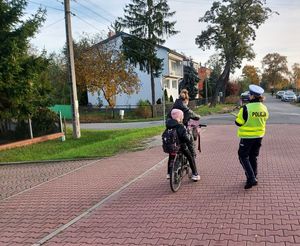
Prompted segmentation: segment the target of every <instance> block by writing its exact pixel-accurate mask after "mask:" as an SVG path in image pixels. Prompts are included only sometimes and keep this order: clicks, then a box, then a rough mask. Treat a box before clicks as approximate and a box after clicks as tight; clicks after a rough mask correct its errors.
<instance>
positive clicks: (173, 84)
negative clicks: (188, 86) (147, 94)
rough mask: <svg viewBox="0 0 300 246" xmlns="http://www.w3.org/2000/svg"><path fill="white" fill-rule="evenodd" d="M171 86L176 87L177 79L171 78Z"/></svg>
mask: <svg viewBox="0 0 300 246" xmlns="http://www.w3.org/2000/svg"><path fill="white" fill-rule="evenodd" d="M172 88H173V89H177V80H172Z"/></svg>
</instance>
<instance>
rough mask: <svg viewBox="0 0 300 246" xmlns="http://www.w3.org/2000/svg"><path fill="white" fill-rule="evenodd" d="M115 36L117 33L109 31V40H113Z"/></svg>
mask: <svg viewBox="0 0 300 246" xmlns="http://www.w3.org/2000/svg"><path fill="white" fill-rule="evenodd" d="M114 35H115V32H113V31H111V30H109V32H108V38H111V37H112V36H114Z"/></svg>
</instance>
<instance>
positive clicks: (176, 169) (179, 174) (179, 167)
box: [169, 124, 206, 192]
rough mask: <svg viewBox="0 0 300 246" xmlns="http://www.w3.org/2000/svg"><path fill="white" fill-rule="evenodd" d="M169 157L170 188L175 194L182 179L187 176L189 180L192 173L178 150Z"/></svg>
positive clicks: (201, 125) (200, 125) (185, 159)
mask: <svg viewBox="0 0 300 246" xmlns="http://www.w3.org/2000/svg"><path fill="white" fill-rule="evenodd" d="M196 127H199V128H201V127H206V125H203V124H199V125H198V126H196ZM170 157H171V158H172V159H171V161H170V172H171V174H170V187H171V190H172V191H173V192H176V191H178V190H179V188H180V186H181V182H182V179H183V177H184V176H185V175H188V177H189V178H191V177H192V172H191V168H190V164H189V163H188V160H187V158H186V157H185V155H184V154H183V153H182V151H181V150H180V149H179V151H178V152H177V153H171V154H170ZM170 157H169V158H170Z"/></svg>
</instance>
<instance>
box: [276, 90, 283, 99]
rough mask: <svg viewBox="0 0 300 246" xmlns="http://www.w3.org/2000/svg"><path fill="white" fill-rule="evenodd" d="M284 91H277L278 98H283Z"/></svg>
mask: <svg viewBox="0 0 300 246" xmlns="http://www.w3.org/2000/svg"><path fill="white" fill-rule="evenodd" d="M283 93H284V91H277V92H276V98H278V99H281V97H282V95H283Z"/></svg>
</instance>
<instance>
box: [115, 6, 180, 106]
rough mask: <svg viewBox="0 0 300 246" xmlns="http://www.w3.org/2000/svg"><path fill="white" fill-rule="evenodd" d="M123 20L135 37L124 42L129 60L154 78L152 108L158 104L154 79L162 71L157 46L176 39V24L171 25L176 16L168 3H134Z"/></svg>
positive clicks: (152, 82)
mask: <svg viewBox="0 0 300 246" xmlns="http://www.w3.org/2000/svg"><path fill="white" fill-rule="evenodd" d="M124 12H125V15H124V17H123V18H118V22H119V23H120V26H122V27H125V28H128V29H129V30H130V34H132V35H131V36H127V37H124V38H123V50H124V54H125V57H126V58H127V59H129V60H130V62H131V63H132V64H134V65H137V64H139V66H140V70H142V71H147V73H148V74H150V77H151V92H152V105H154V104H155V84H154V77H158V76H159V74H160V72H161V69H162V60H161V59H159V58H157V56H156V46H157V45H162V44H164V43H165V39H164V36H166V37H168V36H172V35H175V34H176V33H178V32H177V31H175V29H174V26H175V23H176V22H175V21H173V22H172V21H167V19H168V18H169V17H172V16H173V15H174V14H175V12H170V8H169V6H168V4H167V0H132V3H130V4H127V5H126V7H125V9H124Z"/></svg>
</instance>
